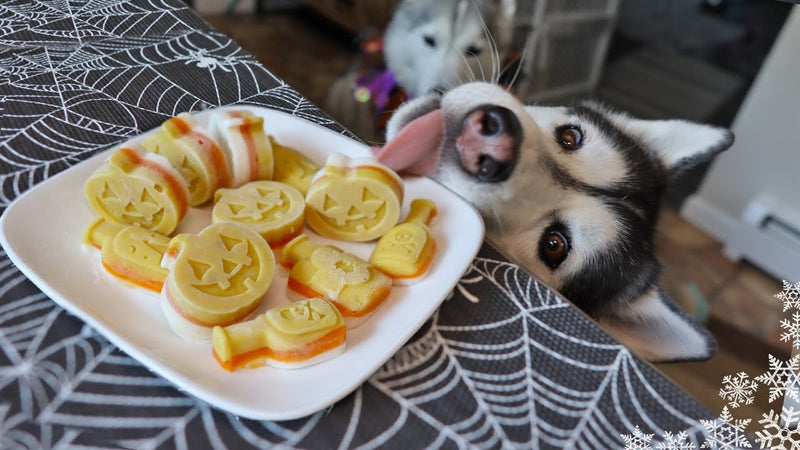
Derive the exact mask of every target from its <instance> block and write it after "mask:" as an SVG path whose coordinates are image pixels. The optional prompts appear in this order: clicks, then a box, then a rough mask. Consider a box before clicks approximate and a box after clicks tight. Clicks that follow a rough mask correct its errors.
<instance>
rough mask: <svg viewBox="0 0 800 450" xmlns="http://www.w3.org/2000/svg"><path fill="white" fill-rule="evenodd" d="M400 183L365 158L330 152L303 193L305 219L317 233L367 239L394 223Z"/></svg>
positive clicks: (397, 214)
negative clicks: (304, 196)
mask: <svg viewBox="0 0 800 450" xmlns="http://www.w3.org/2000/svg"><path fill="white" fill-rule="evenodd" d="M402 202H403V182H402V180H401V179H400V177H399V176H398V175H397V174H396V173H395V172H394V171H392V170H391V169H389V168H388V167H386V166H384V165H382V164H379V163H377V162H375V161H374V160H372V159H369V158H361V159H350V158H348V157H346V156H344V155H342V154H339V153H333V154H331V155H330V156H329V157H328V160H327V162H326V164H325V167H324V168H323V169H322V170H320V171H319V172H317V174H316V175H315V176H314V179H313V180H312V181H311V186H310V187H309V188H308V194H307V195H306V206H307V207H306V221H307V222H308V225H309V226H311V228H312V229H314V231H316V232H317V233H319V234H321V235H323V236H326V237H330V238H333V239H339V240H342V241H350V242H363V241H371V240H373V239H377V238H379V237H381V236H383V235H384V234H385V233H386V232H387V231H389V230H390V229H391V228H392V227H393V226H395V225H396V224H397V220H398V219H399V217H400V207H401V205H402Z"/></svg>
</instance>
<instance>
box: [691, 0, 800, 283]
mask: <svg viewBox="0 0 800 450" xmlns="http://www.w3.org/2000/svg"><path fill="white" fill-rule="evenodd" d="M732 128H733V131H734V134H735V135H736V142H735V143H734V145H733V146H732V147H731V148H730V149H729V150H728V151H727V152H725V153H723V154H722V155H720V156H719V157H718V158H717V160H716V161H715V162H714V163H713V165H712V166H711V168H710V170H709V171H708V173H707V175H706V177H705V179H704V181H703V183H702V185H701V186H700V189H699V190H698V192H697V193H696V194H695V195H693V196H692V197H690V198H689V200H688V201H687V202H686V205H685V207H684V210H683V215H684V217H686V218H687V219H688V220H689V221H691V222H694V223H695V224H697V225H698V226H700V227H701V228H704V229H706V231H708V232H709V233H711V234H712V235H714V236H716V237H717V238H719V239H720V240H721V241H723V242H724V243H725V244H726V254H727V255H728V256H730V257H732V258H737V257H740V256H743V257H745V258H747V259H748V260H751V261H752V262H754V263H757V264H758V265H760V266H762V267H763V268H764V269H765V270H767V271H768V272H770V273H772V274H773V275H774V276H775V277H777V278H782V279H786V280H787V281H795V282H796V281H800V245H798V247H797V248H795V247H794V245H793V244H795V243H793V242H791V240H789V241H774V240H773V239H771V238H770V239H766V240H764V239H765V238H763V237H759V236H757V233H758V231H757V230H755V229H754V227H753V226H751V225H748V224H746V223H743V221H742V220H741V219H742V216H743V215H745V216H746V215H747V214H751V215H752V214H753V213H755V212H757V211H755V208H753V207H752V206H751V208H750V210H748V205H753V206H756V205H757V204H756V203H752V202H753V201H754V200H756V199H758V198H761V199H763V200H764V201H763V202H762V203H764V204H769V203H775V204H776V205H779V206H776V207H775V208H774V209H776V210H777V211H778V212H779V214H782V215H783V216H784V217H782V218H783V219H788V220H793V221H794V220H797V221H798V224H797V225H798V226H800V7H798V6H795V7H793V9H792V11H791V13H790V15H789V17H788V18H787V20H786V23H785V25H784V27H783V29H782V30H781V33H780V34H779V36H778V38H777V39H776V41H775V44H774V46H773V48H772V50H771V52H770V54H769V55H768V57H767V59H766V60H765V62H764V65H763V67H762V69H761V71H760V72H759V74H758V76H757V77H756V80H755V81H754V83H753V85H752V87H751V89H750V91H749V92H748V94H747V97H746V99H745V101H744V103H743V104H742V107H741V109H740V110H739V112H738V114H737V116H736V119H735V121H734V123H733V126H732ZM745 222H746V221H745ZM759 247H763V248H762V249H760V250H759ZM754 252H755V253H758V254H755V253H754Z"/></svg>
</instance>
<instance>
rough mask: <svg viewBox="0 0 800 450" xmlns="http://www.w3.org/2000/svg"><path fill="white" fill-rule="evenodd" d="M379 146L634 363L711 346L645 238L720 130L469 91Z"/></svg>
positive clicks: (392, 128)
mask: <svg viewBox="0 0 800 450" xmlns="http://www.w3.org/2000/svg"><path fill="white" fill-rule="evenodd" d="M423 35H424V33H423ZM387 139H388V143H387V145H386V146H385V147H383V148H382V149H376V150H375V151H376V156H377V157H378V159H379V160H380V161H381V162H383V163H385V164H387V165H388V166H390V167H392V168H394V169H396V170H399V171H402V172H406V173H411V174H418V175H429V176H432V177H433V178H434V179H436V180H438V181H439V182H441V183H442V184H444V185H445V186H447V187H449V188H450V189H452V190H453V191H455V192H456V193H458V194H459V195H461V196H462V197H464V198H465V199H466V200H468V201H469V202H471V203H472V204H474V205H475V206H476V207H477V209H478V210H479V212H480V213H481V215H482V216H483V219H484V222H485V224H486V232H487V238H488V239H489V240H490V241H491V242H493V243H494V244H495V245H496V246H498V247H499V248H500V249H501V250H503V251H504V252H505V253H506V254H507V255H508V256H509V257H511V258H512V259H513V260H515V261H517V262H519V263H520V264H521V265H523V266H525V267H527V268H529V269H530V270H531V271H532V272H533V273H534V274H535V275H536V276H538V277H539V278H540V279H541V280H543V281H544V282H545V283H546V284H548V285H550V286H552V287H553V288H555V289H556V290H558V291H559V292H561V293H562V294H563V295H564V297H565V298H567V299H569V300H570V301H571V302H573V303H574V304H575V305H576V306H578V307H579V308H581V309H582V310H584V311H585V312H587V313H588V314H589V315H590V316H592V317H593V318H595V319H596V320H597V321H598V322H599V324H600V325H601V326H602V327H604V328H605V329H606V330H607V331H608V332H609V333H610V334H611V335H612V336H614V337H616V338H617V339H618V340H619V341H620V342H622V343H623V344H626V345H627V346H628V347H630V348H631V349H632V350H634V351H635V352H637V353H639V354H640V355H641V356H643V357H645V358H647V359H650V360H652V361H679V360H703V359H707V358H709V357H711V356H712V355H713V354H714V352H715V351H716V346H715V343H714V341H713V339H712V338H711V336H710V335H709V334H708V332H706V331H705V330H703V329H701V328H700V327H698V326H697V325H696V324H695V323H694V322H693V321H692V320H691V318H689V317H688V316H687V315H686V314H685V313H684V312H682V311H681V310H680V309H679V307H678V306H677V305H676V304H675V303H674V302H673V301H672V300H671V299H669V298H668V297H667V296H666V295H665V294H664V292H663V291H662V289H661V287H660V285H659V281H658V277H659V266H658V263H657V261H656V258H655V256H654V253H653V234H654V229H655V225H656V219H657V216H658V210H659V205H660V201H661V197H662V194H663V193H664V191H665V188H666V186H667V183H668V182H670V181H672V180H674V179H675V177H676V176H677V175H678V174H680V173H681V171H682V170H684V169H686V168H689V167H691V166H694V165H695V164H698V163H699V162H702V161H705V160H708V159H710V158H711V157H713V156H714V155H715V154H717V153H719V152H721V151H722V150H724V149H726V148H728V147H729V146H730V145H731V144H732V142H733V135H732V134H731V133H730V132H729V131H728V130H726V129H721V128H716V127H712V126H708V125H701V124H697V123H691V122H686V121H682V120H659V121H647V120H638V119H634V118H632V117H629V116H627V115H625V114H622V113H619V112H616V111H613V110H610V109H608V108H606V107H603V106H601V105H599V104H596V103H583V104H579V105H577V106H574V107H537V106H524V105H523V104H522V103H521V102H520V101H519V100H518V99H517V98H515V97H514V96H512V95H511V94H509V93H508V92H507V91H505V90H504V89H502V88H501V87H499V86H497V85H494V84H490V83H469V84H465V85H462V86H459V87H457V88H455V89H452V90H450V91H447V92H446V93H444V94H443V95H438V94H433V95H426V96H421V97H418V98H416V99H414V100H413V101H411V102H409V103H407V104H405V105H404V106H402V107H401V108H400V109H399V110H398V111H396V112H395V114H394V115H393V117H392V119H391V121H390V122H389V124H388V132H387Z"/></svg>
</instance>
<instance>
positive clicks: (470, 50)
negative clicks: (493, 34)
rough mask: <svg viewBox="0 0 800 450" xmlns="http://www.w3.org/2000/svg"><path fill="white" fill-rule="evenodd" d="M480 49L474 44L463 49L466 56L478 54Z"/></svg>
mask: <svg viewBox="0 0 800 450" xmlns="http://www.w3.org/2000/svg"><path fill="white" fill-rule="evenodd" d="M481 51H482V50H481V49H480V48H478V47H476V46H474V45H470V46H469V47H468V48H467V50H466V51H464V55H466V56H478V55H480V54H481Z"/></svg>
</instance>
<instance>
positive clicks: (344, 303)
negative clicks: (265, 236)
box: [280, 234, 392, 328]
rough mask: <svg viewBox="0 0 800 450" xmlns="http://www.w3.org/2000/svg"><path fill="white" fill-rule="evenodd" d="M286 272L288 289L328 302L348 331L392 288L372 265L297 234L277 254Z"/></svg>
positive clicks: (370, 311) (376, 305) (389, 279)
mask: <svg viewBox="0 0 800 450" xmlns="http://www.w3.org/2000/svg"><path fill="white" fill-rule="evenodd" d="M280 262H281V264H282V265H283V266H284V267H286V268H288V269H290V270H289V289H291V290H293V291H295V292H297V293H299V294H301V295H304V296H306V297H321V298H324V299H326V300H329V301H331V302H332V303H333V304H334V305H335V306H336V307H337V308H338V309H339V311H340V312H341V313H342V316H343V317H344V319H345V322H347V326H348V328H354V327H357V326H358V325H360V324H361V323H362V322H363V321H364V320H365V319H367V318H368V317H369V316H370V315H371V314H372V313H373V312H374V311H375V310H376V309H377V308H378V306H380V305H381V304H382V303H383V301H384V300H386V297H388V296H389V292H390V291H391V289H392V279H391V278H389V276H388V275H386V274H385V273H383V272H381V271H380V270H378V269H377V268H376V267H374V266H373V265H372V264H370V263H368V262H367V261H364V260H363V259H361V258H359V257H357V256H356V255H353V254H352V253H349V252H346V251H344V250H341V249H339V248H337V247H334V246H332V245H322V244H317V243H314V242H312V241H311V240H310V239H309V238H308V236H306V235H305V234H301V235H300V236H298V237H296V238H294V239H292V240H291V241H290V242H289V243H288V244H286V246H285V247H284V248H283V250H282V251H281V258H280Z"/></svg>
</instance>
